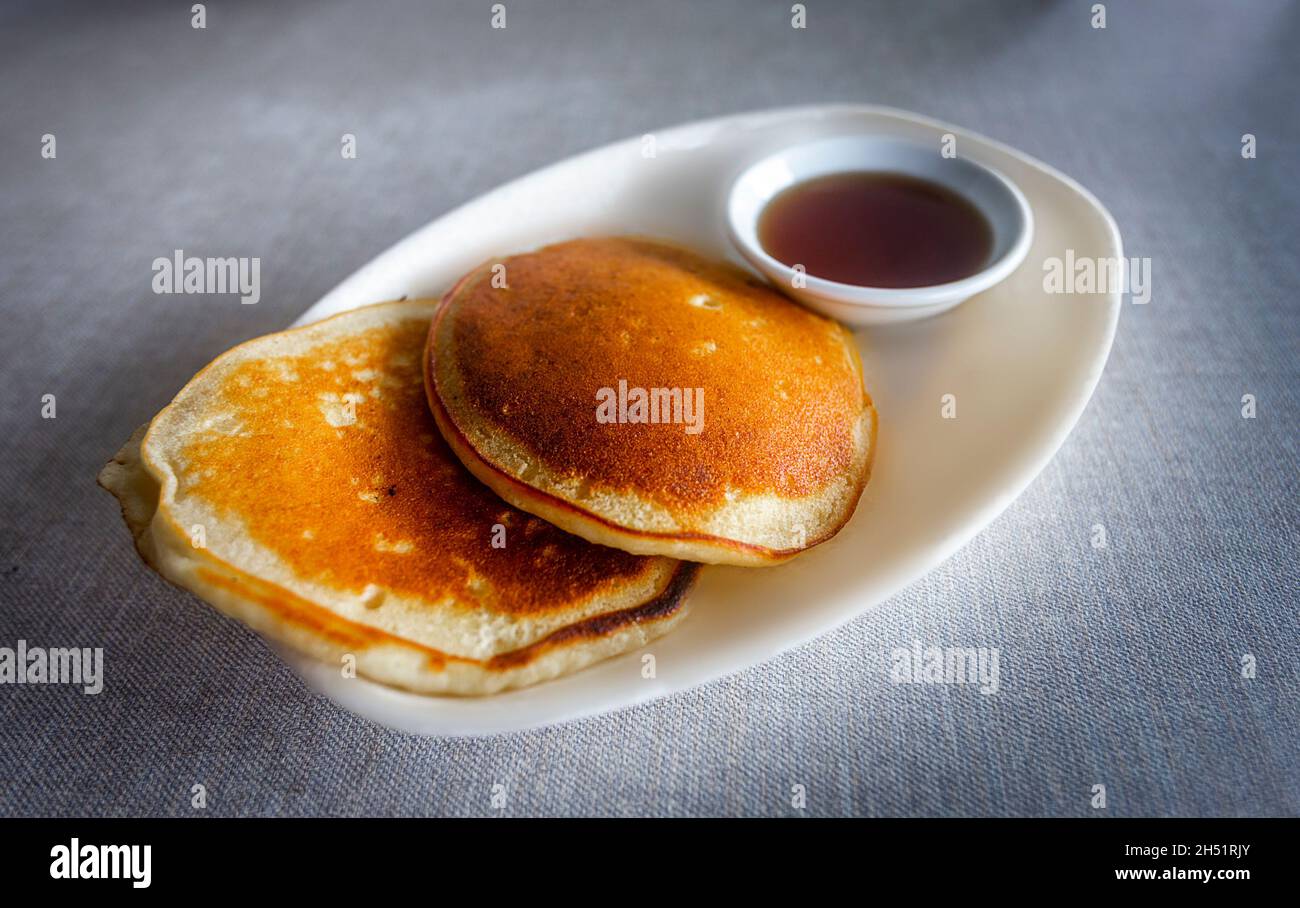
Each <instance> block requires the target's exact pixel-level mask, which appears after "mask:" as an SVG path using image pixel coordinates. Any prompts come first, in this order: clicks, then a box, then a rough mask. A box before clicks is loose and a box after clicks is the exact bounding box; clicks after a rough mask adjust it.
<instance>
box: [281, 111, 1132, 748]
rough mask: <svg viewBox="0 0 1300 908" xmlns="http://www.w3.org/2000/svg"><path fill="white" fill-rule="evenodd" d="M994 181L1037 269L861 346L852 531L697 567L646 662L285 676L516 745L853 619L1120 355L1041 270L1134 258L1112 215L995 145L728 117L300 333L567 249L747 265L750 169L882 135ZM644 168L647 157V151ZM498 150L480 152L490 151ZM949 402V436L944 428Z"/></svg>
mask: <svg viewBox="0 0 1300 908" xmlns="http://www.w3.org/2000/svg"><path fill="white" fill-rule="evenodd" d="M949 132H950V133H952V134H953V135H955V136H956V137H957V150H958V153H959V154H960V155H964V156H968V157H971V158H973V159H975V160H977V161H980V162H982V163H985V164H987V165H989V166H991V167H994V168H996V169H997V170H999V171H1001V172H1002V173H1003V174H1005V175H1006V176H1007V177H1009V178H1010V179H1011V180H1013V181H1014V182H1015V183H1016V184H1018V185H1019V186H1020V188H1021V190H1023V192H1024V193H1025V195H1026V197H1027V198H1028V199H1029V203H1030V205H1031V206H1032V208H1033V212H1034V220H1035V225H1036V231H1035V235H1034V243H1033V248H1032V249H1031V250H1030V252H1029V255H1028V257H1027V258H1026V259H1025V261H1024V263H1023V264H1022V265H1021V266H1020V268H1019V269H1018V270H1017V271H1016V272H1015V273H1014V274H1012V275H1011V276H1010V277H1009V278H1008V279H1007V280H1006V281H1004V282H1003V283H1001V284H999V285H998V286H996V287H994V288H993V289H991V290H989V291H986V292H985V293H982V294H980V295H979V296H976V297H975V298H973V299H971V300H970V301H969V302H968V303H966V304H965V305H963V306H960V307H958V308H957V309H955V310H953V311H952V312H949V313H946V314H944V315H942V316H939V317H936V318H933V319H929V320H927V321H922V322H914V323H910V324H903V325H896V326H889V327H883V328H878V329H871V330H869V331H863V332H861V333H859V334H858V335H857V337H858V339H859V346H860V348H861V351H862V362H863V368H864V370H865V375H866V381H867V388H868V389H869V390H870V392H871V395H872V397H873V398H874V399H875V403H876V407H877V410H878V412H879V415H880V430H879V449H878V454H877V457H876V464H875V470H874V473H873V475H872V479H871V483H870V485H868V487H867V490H866V493H865V494H864V495H863V497H862V503H861V504H860V505H859V507H858V511H857V514H856V515H855V516H854V517H853V519H852V520H851V521H850V522H849V524H848V526H847V527H845V528H844V530H843V531H842V532H841V533H840V534H839V535H838V536H837V537H835V538H834V539H833V540H831V541H830V542H828V543H825V544H824V545H821V546H818V547H817V548H816V549H813V550H812V551H810V552H808V553H806V554H804V555H801V556H799V557H798V558H795V559H794V560H793V561H790V562H789V563H787V564H784V565H782V566H780V567H774V568H755V569H745V568H730V567H707V568H705V569H704V570H703V571H702V572H701V575H700V579H699V582H698V584H697V586H696V588H695V591H694V593H693V595H692V597H691V614H690V616H689V617H688V618H687V619H686V621H684V622H683V623H682V625H681V626H680V627H679V628H678V629H677V630H675V631H674V632H673V633H671V634H669V635H668V636H667V637H664V638H662V639H660V640H657V641H655V642H654V643H652V644H651V645H650V646H649V647H648V648H647V650H646V651H648V652H652V653H653V654H654V656H655V663H656V669H657V672H656V674H657V677H655V678H654V679H645V678H643V677H642V658H641V657H642V655H643V651H637V652H633V653H628V654H625V655H623V656H620V657H618V658H616V659H611V660H609V661H607V662H603V663H600V664H598V665H596V666H593V667H592V668H589V669H587V670H585V671H582V672H579V673H578V674H576V675H571V676H569V677H567V678H562V679H560V680H558V681H551V682H548V683H546V684H541V685H539V686H537V687H532V688H528V689H525V690H520V691H512V692H509V693H504V694H497V695H495V696H490V697H478V698H436V697H422V696H419V695H415V694H410V693H405V692H402V691H397V690H392V689H389V688H386V687H382V686H380V685H377V684H373V683H370V682H368V681H364V680H360V679H344V678H342V677H341V676H340V673H339V671H338V669H337V667H336V666H332V665H324V664H322V663H318V662H315V661H313V660H311V659H307V658H304V657H302V656H299V655H297V654H295V653H291V652H284V655H285V658H286V659H287V660H288V661H289V662H290V664H292V665H293V666H294V667H295V669H296V670H297V671H298V672H299V673H300V674H301V675H302V677H303V678H304V679H305V680H306V681H307V682H308V683H309V684H310V685H312V686H313V687H314V688H316V689H317V690H319V691H321V692H322V693H324V694H325V695H327V696H329V697H330V698H331V699H333V700H334V701H336V702H337V703H339V704H341V705H342V706H344V707H346V708H347V709H350V710H352V711H353V712H355V713H358V714H359V715H362V716H365V717H367V718H369V719H372V720H374V721H376V722H379V723H381V724H384V725H388V726H392V727H394V728H398V729H403V730H405V731H410V732H416V733H419V734H433V735H476V734H490V733H496V732H508V731H516V730H519V729H524V728H529V727H533V726H538V725H545V724H549V723H553V722H561V721H564V720H567V719H573V718H576V717H579V716H584V715H591V714H593V713H600V712H604V711H607V710H612V709H617V708H619V707H623V706H627V705H629V704H633V703H639V702H642V701H645V700H650V699H653V698H655V697H661V696H664V695H665V694H670V693H673V692H674V691H680V690H685V689H687V688H689V687H692V686H694V685H697V684H702V683H704V682H706V681H709V680H711V679H714V678H718V677H720V676H722V675H726V674H729V673H731V672H736V671H739V670H740V669H743V668H747V667H749V666H751V665H755V664H757V663H760V662H763V661H764V660H767V659H770V658H772V657H773V656H775V655H777V654H778V653H780V652H781V651H783V650H786V649H789V648H790V647H793V646H795V645H797V644H799V643H801V642H803V641H805V640H808V639H809V638H811V637H814V636H816V635H818V634H821V633H824V632H826V631H828V630H830V629H832V628H834V627H836V626H838V625H840V624H843V623H844V622H846V621H848V620H849V619H850V618H853V617H855V616H857V615H859V614H861V613H862V612H863V611H864V610H866V609H868V608H870V607H871V606H873V605H876V604H877V603H879V602H881V601H883V600H884V599H886V598H888V597H889V596H890V595H892V594H893V593H895V592H897V591H898V590H900V589H902V588H903V587H904V586H906V585H907V584H909V583H912V582H913V581H915V580H917V579H918V578H920V577H921V576H923V575H924V574H925V573H926V572H927V571H929V570H931V569H933V568H934V567H935V566H937V565H938V564H939V563H940V562H942V561H943V560H944V559H945V558H947V557H948V556H949V555H951V554H952V553H953V552H954V551H956V550H957V549H958V548H959V547H960V546H962V545H963V544H965V543H966V542H967V541H968V540H969V539H970V538H971V537H972V536H974V535H975V533H977V532H978V531H979V530H981V529H982V528H983V527H985V526H986V525H988V523H989V522H990V521H992V520H993V518H995V517H996V516H997V515H998V514H999V513H1001V511H1002V510H1003V509H1004V508H1006V506H1007V505H1008V504H1010V503H1011V501H1012V500H1013V499H1014V498H1015V497H1016V496H1017V495H1019V494H1020V492H1021V491H1023V490H1024V488H1025V486H1027V485H1028V484H1029V482H1030V480H1032V479H1033V478H1034V476H1036V475H1037V474H1038V472H1039V471H1040V470H1041V469H1042V468H1043V467H1044V466H1045V465H1046V464H1047V462H1048V460H1049V459H1050V458H1051V457H1052V455H1053V454H1054V453H1055V452H1056V450H1057V448H1059V447H1060V445H1061V443H1062V442H1063V441H1064V440H1065V437H1066V435H1067V434H1069V432H1070V429H1071V428H1073V426H1074V424H1075V422H1076V420H1078V418H1079V414H1080V413H1081V412H1082V411H1083V408H1084V405H1085V404H1087V402H1088V398H1089V397H1090V396H1091V394H1092V390H1093V388H1094V387H1095V386H1096V384H1097V380H1098V379H1099V378H1100V376H1101V371H1102V367H1103V366H1104V365H1105V363H1106V356H1107V354H1108V353H1109V351H1110V346H1111V340H1112V339H1113V338H1114V335H1115V325H1116V322H1117V320H1118V318H1119V309H1120V294H1119V292H1118V291H1115V292H1112V293H1099V294H1091V295H1078V294H1075V295H1052V294H1048V293H1046V292H1045V291H1044V289H1043V284H1042V282H1043V270H1042V269H1043V262H1044V260H1045V259H1047V258H1049V257H1052V256H1059V257H1062V258H1064V256H1065V252H1066V250H1067V249H1073V250H1074V254H1075V256H1076V257H1078V256H1096V257H1115V258H1118V257H1120V256H1121V255H1122V252H1121V246H1120V237H1119V231H1118V230H1117V229H1116V226H1115V222H1114V221H1113V220H1112V218H1111V217H1110V215H1109V214H1108V213H1107V212H1106V210H1105V209H1104V208H1103V207H1102V206H1101V204H1100V203H1099V202H1098V201H1097V200H1096V199H1095V198H1093V196H1092V195H1090V194H1089V193H1088V192H1087V191H1086V190H1085V189H1083V188H1082V187H1081V186H1079V185H1078V184H1077V183H1075V182H1074V181H1072V180H1071V179H1069V178H1068V177H1066V176H1064V175H1062V174H1060V173H1058V172H1057V171H1055V170H1053V169H1051V168H1050V167H1047V166H1046V165H1044V164H1042V163H1040V162H1038V161H1035V160H1033V159H1032V158H1029V157H1028V156H1026V155H1023V154H1021V153H1020V152H1018V151H1015V150H1014V149H1012V148H1009V147H1007V146H1005V145H1002V144H1000V143H997V142H994V141H991V140H989V139H985V138H983V137H981V136H978V135H975V134H974V133H970V132H967V131H965V130H962V129H959V128H957V127H954V126H949V125H947V124H944V123H940V122H937V121H934V120H931V119H928V118H926V117H920V116H916V115H914V114H909V113H905V112H903V111H898V110H892V109H888V108H881V107H864V106H848V105H831V106H817V107H801V108H790V109H782V110H773V111H765V112H760V113H752V114H742V115H739V116H732V117H724V118H721V119H716V120H708V121H704V122H700V123H691V124H687V125H685V126H678V127H675V128H673V129H665V130H661V131H658V132H656V133H654V134H653V139H652V140H651V139H649V138H646V137H643V136H637V137H635V138H633V139H628V140H626V141H623V142H619V143H617V144H614V145H608V146H606V147H604V148H599V149H597V150H595V151H591V152H587V153H586V154H582V155H578V156H577V157H574V158H570V159H568V160H566V161H562V162H560V163H559V164H555V165H553V166H551V167H546V168H544V169H542V170H539V171H537V172H535V173H532V174H530V175H528V176H525V177H523V178H521V179H518V180H515V181H514V182H512V183H508V184H506V185H505V186H502V187H501V188H499V189H496V190H494V191H492V192H490V193H488V194H487V195H484V196H482V197H480V198H478V199H476V200H474V201H472V202H470V203H469V204H467V205H464V206H462V207H461V208H458V209H456V210H455V211H453V212H451V213H450V214H446V215H444V216H443V217H441V218H439V219H438V220H436V221H434V222H433V223H431V224H429V225H428V226H427V227H424V228H422V229H421V230H418V231H416V232H415V233H413V234H412V235H410V236H409V237H407V238H406V239H404V240H402V241H401V242H400V243H398V244H397V245H396V246H393V247H392V248H391V249H389V250H388V251H387V252H385V253H383V254H382V255H380V256H379V257H378V258H376V259H375V260H374V261H372V262H370V264H368V265H366V266H365V267H364V268H362V269H361V270H360V271H358V272H356V273H355V274H354V275H352V276H351V277H349V278H348V279H347V280H345V281H344V282H343V283H342V284H340V285H339V286H338V287H337V288H335V289H334V290H333V291H332V292H330V293H329V294H328V295H326V296H325V297H324V298H323V299H322V300H321V301H320V302H318V303H317V304H316V305H314V306H312V307H311V308H310V309H309V310H307V312H306V313H304V315H303V316H302V318H300V319H299V323H303V322H309V321H314V320H316V319H319V318H323V317H324V316H326V315H331V314H333V313H336V312H341V311H344V310H346V309H350V308H354V307H356V306H361V305H365V304H367V303H373V302H378V301H381V300H388V299H396V298H398V297H401V296H409V297H432V296H438V295H439V294H441V293H442V292H443V291H444V290H445V289H446V288H447V287H448V286H449V285H450V284H451V283H452V282H453V281H454V280H455V279H456V278H458V277H459V276H460V275H461V274H462V273H463V272H465V271H468V270H469V269H470V268H472V267H474V266H475V265H478V264H480V263H481V262H483V261H485V260H487V259H489V258H491V257H493V256H498V255H505V254H509V253H512V252H518V251H521V250H526V249H530V248H533V247H536V246H538V245H541V244H544V243H548V242H551V241H554V240H561V239H566V238H569V237H575V236H583V235H592V234H610V233H624V232H627V233H641V234H648V235H654V236H662V237H667V238H670V239H675V240H678V241H681V242H685V243H688V244H690V245H692V246H694V247H696V248H698V249H700V250H702V251H704V252H708V253H713V254H716V255H719V256H726V257H729V258H732V259H733V260H736V261H739V257H738V256H737V255H736V254H735V252H734V250H733V249H732V247H731V245H730V243H729V242H728V240H727V233H726V228H725V206H724V201H725V196H726V193H727V190H728V189H729V187H730V185H731V181H732V179H733V177H734V176H735V175H736V174H738V173H739V172H740V171H741V170H742V169H743V168H744V167H745V166H746V165H747V164H749V163H751V162H753V161H755V160H757V159H759V158H761V157H763V156H765V155H768V154H770V153H772V152H774V151H776V150H777V149H779V148H781V147H784V146H786V145H790V144H793V143H796V142H802V141H806V140H809V139H815V138H821V137H824V136H832V135H858V134H884V135H892V136H899V137H902V138H907V139H913V140H916V141H921V142H927V143H931V142H933V143H937V142H938V141H939V137H940V136H942V135H943V134H944V133H949ZM648 150H653V156H652V157H651V156H647V155H646V152H647V151H648ZM485 151H486V150H485ZM946 394H954V395H956V399H957V418H956V419H944V418H942V416H941V399H942V398H943V396H944V395H946Z"/></svg>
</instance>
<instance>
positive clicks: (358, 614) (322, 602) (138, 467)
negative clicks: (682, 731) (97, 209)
mask: <svg viewBox="0 0 1300 908" xmlns="http://www.w3.org/2000/svg"><path fill="white" fill-rule="evenodd" d="M494 266H495V267H494ZM499 276H500V279H498V277H499ZM638 392H640V393H638ZM674 392H676V393H674ZM652 416H653V417H654V418H653V419H652V418H651V417H652ZM874 432H875V419H874V411H873V410H872V408H871V404H870V400H869V398H868V397H867V396H866V393H865V391H864V390H863V387H862V378H861V369H860V365H859V363H858V361H857V356H856V352H855V350H854V347H853V344H852V341H851V339H850V338H849V336H848V335H847V333H846V332H845V331H844V330H843V329H842V328H840V327H839V326H838V325H836V324H834V323H833V322H830V321H827V320H825V319H822V318H820V317H819V316H816V315H813V314H811V313H809V312H807V311H805V310H803V309H801V308H799V307H798V306H796V305H794V304H793V303H791V302H789V301H788V300H786V299H785V298H784V297H782V296H781V295H779V294H778V293H776V292H775V291H773V290H771V289H770V288H768V287H767V286H766V285H764V284H762V283H761V282H759V281H757V280H756V279H754V278H752V277H750V276H749V275H747V274H746V273H745V272H741V271H739V270H737V269H734V268H732V267H731V266H728V265H723V264H718V263H714V262H710V261H708V260H705V259H702V258H700V257H699V256H697V255H695V254H693V253H691V252H688V251H686V250H683V249H679V248H676V247H672V246H667V245H664V244H660V243H654V242H650V241H646V240H637V239H621V238H620V239H598V240H577V241H572V242H569V243H564V244H561V245H558V246H552V247H548V248H546V249H542V250H540V251H537V252H532V253H528V254H526V255H520V256H514V257H511V258H507V259H505V260H503V261H502V262H496V263H489V264H488V265H486V266H484V267H483V268H481V269H478V270H476V271H474V272H473V273H471V274H469V275H467V276H466V277H465V278H464V279H463V280H461V281H460V282H459V283H458V284H457V285H456V286H455V287H454V288H453V289H452V291H451V292H449V293H448V294H447V295H446V297H445V298H444V299H443V300H442V302H441V303H440V304H438V303H433V302H419V301H417V302H398V303H387V304H380V305H377V306H370V307H367V308H363V309H357V310H353V311H351V312H348V313H345V314H343V315H339V316H335V317H334V318H331V319H327V320H325V321H323V322H319V323H316V324H314V325H311V326H308V327H305V328H299V329H294V330H290V331H286V332H282V333H280V334H274V335H269V336H267V337H263V338H259V339H256V340H253V341H249V342H248V343H245V344H243V345H241V346H239V347H236V348H234V349H233V350H231V351H229V352H227V353H225V354H223V355H222V356H220V357H218V358H217V359H216V360H215V361H214V362H213V363H212V364H210V365H209V366H208V367H207V368H205V369H204V370H203V371H201V372H200V373H199V374H198V375H197V376H196V377H195V378H194V379H193V380H191V381H190V383H189V384H188V385H186V387H185V388H184V389H183V390H182V391H181V392H180V393H179V394H178V395H177V396H176V398H175V399H174V400H173V401H172V403H171V404H170V405H169V406H168V407H166V408H165V409H164V410H163V411H162V412H160V413H159V414H158V415H157V416H156V417H155V418H154V419H153V421H152V422H151V423H150V424H149V425H148V426H147V427H144V428H142V429H141V430H139V431H138V432H137V433H136V434H135V436H133V437H132V438H131V440H130V441H128V442H127V444H126V445H125V446H124V447H123V448H122V450H121V451H120V452H119V453H118V455H117V456H116V457H115V458H114V460H113V461H112V462H110V463H109V464H108V465H107V466H106V467H105V468H104V470H103V471H102V473H101V474H100V482H101V484H103V485H104V486H105V487H106V488H108V489H109V491H111V492H113V494H114V495H116V496H117V497H118V499H119V501H120V502H121V504H122V510H123V515H124V517H125V519H126V522H127V524H128V526H129V527H130V529H131V531H132V534H133V535H134V537H135V540H136V546H137V549H138V550H139V552H140V554H141V556H142V557H143V558H144V559H145V561H146V562H148V563H149V564H150V565H151V566H152V567H154V568H155V569H156V570H158V571H159V573H161V574H162V575H163V576H164V577H166V578H167V579H169V580H171V581H173V582H174V583H177V584H179V585H181V586H183V587H185V588H187V589H189V590H192V591H193V592H195V593H197V594H198V595H199V596H201V597H202V598H204V599H206V600H207V601H208V602H210V603H211V604H212V605H214V606H215V607H217V608H218V609H220V610H221V611H222V612H224V613H226V614H228V615H231V616H233V617H235V618H237V619H239V620H241V621H243V622H245V623H247V624H248V625H250V626H251V627H253V628H254V629H255V630H257V631H259V632H260V633H262V634H263V635H265V636H267V637H269V638H271V639H274V640H277V641H279V642H282V643H284V644H287V645H289V646H291V647H293V648H295V649H298V650H300V651H303V652H306V653H308V654H310V655H313V656H315V657H317V658H319V659H323V660H327V661H329V662H331V663H333V664H336V665H339V666H340V669H341V670H342V671H344V672H345V673H346V672H347V671H348V670H350V669H354V670H355V672H356V674H357V675H359V676H362V677H366V678H369V679H371V680H374V681H378V682H381V683H384V684H388V685H391V686H394V687H399V688H404V689H407V690H412V691H417V692H421V693H429V694H486V693H493V692H496V691H500V690H503V689H506V688H512V687H519V686H524V685H529V684H534V683H537V682H540V681H544V680H547V679H550V678H555V677H558V676H560V675H563V674H568V673H570V672H573V671H576V670H578V669H580V668H582V667H584V666H586V665H588V664H591V663H592V662H594V661H597V660H600V659H604V658H608V657H610V656H613V655H616V654H619V653H622V652H626V651H628V650H632V649H636V648H639V647H641V646H643V645H645V644H646V643H647V642H648V641H650V640H652V639H654V638H655V637H658V636H659V635H661V634H664V633H666V632H667V631H669V630H671V629H672V628H673V627H674V626H675V625H676V624H677V623H678V622H680V621H681V620H682V618H683V617H684V615H685V597H686V593H687V591H688V589H689V587H690V585H691V583H692V581H693V580H694V577H695V575H696V573H697V571H698V566H697V565H696V564H695V563H694V562H700V561H703V562H722V563H732V564H746V565H763V564H772V563H775V562H778V561H781V560H783V559H786V558H789V557H791V556H793V555H795V554H797V553H798V552H799V551H802V550H803V549H806V548H808V547H810V546H812V545H815V544H817V543H818V542H821V541H823V540H825V539H827V538H829V537H830V536H832V535H834V534H835V532H837V531H838V529H839V528H840V527H841V526H843V525H844V523H845V522H846V521H847V520H848V519H849V517H850V516H851V514H852V512H853V509H854V507H855V506H856V504H857V500H858V498H859V496H860V495H861V492H862V488H863V486H864V484H865V482H866V479H867V475H868V471H869V467H870V462H871V456H872V452H873V441H874ZM679 559H680V560H679ZM629 670H639V665H638V666H637V667H636V668H634V669H629Z"/></svg>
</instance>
